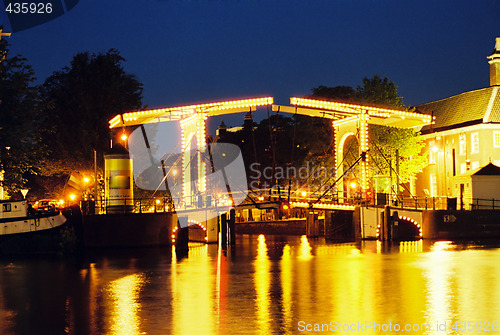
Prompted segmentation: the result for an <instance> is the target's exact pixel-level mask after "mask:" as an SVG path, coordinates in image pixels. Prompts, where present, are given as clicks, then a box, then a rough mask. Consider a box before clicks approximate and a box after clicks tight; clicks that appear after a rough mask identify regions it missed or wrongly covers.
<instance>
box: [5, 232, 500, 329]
mask: <svg viewBox="0 0 500 335" xmlns="http://www.w3.org/2000/svg"><path fill="white" fill-rule="evenodd" d="M499 246H500V243H495V242H491V241H490V242H488V243H487V244H484V243H470V242H469V243H458V244H457V243H451V242H429V241H414V242H403V243H401V244H400V245H394V246H384V245H381V244H380V243H378V242H376V241H366V242H361V243H357V244H356V243H339V244H332V243H326V242H325V241H324V240H323V239H307V238H306V237H305V236H303V237H291V236H263V235H259V236H258V235H239V236H237V246H236V247H235V248H233V249H232V250H229V251H227V252H225V251H219V249H218V248H217V245H202V244H192V245H190V251H189V257H187V258H184V259H176V257H175V256H174V257H173V256H172V251H171V250H170V249H135V250H126V251H125V250H123V251H107V252H100V253H95V254H88V255H86V256H85V259H84V260H83V261H82V260H80V261H74V260H61V259H57V258H46V257H42V258H29V259H22V258H17V259H1V260H0V333H1V334H30V335H33V334H306V333H308V334H319V333H328V332H330V333H343V334H377V333H385V334H394V333H401V332H402V331H403V330H407V331H405V332H406V333H414V334H464V333H470V334H485V333H486V334H488V333H489V334H491V333H497V332H500V331H498V329H499V324H498V323H499V322H500V304H499V302H500V280H499V278H500V247H499ZM398 329H399V330H400V332H397V331H396V330H398Z"/></svg>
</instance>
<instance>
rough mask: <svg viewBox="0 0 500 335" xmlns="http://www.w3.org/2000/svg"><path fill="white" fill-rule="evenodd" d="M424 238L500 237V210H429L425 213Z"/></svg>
mask: <svg viewBox="0 0 500 335" xmlns="http://www.w3.org/2000/svg"><path fill="white" fill-rule="evenodd" d="M423 222H424V223H423V226H422V233H423V238H431V239H471V238H485V237H500V210H471V211H459V210H429V211H424V212H423Z"/></svg>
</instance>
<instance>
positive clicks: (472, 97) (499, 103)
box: [416, 86, 500, 132]
mask: <svg viewBox="0 0 500 335" xmlns="http://www.w3.org/2000/svg"><path fill="white" fill-rule="evenodd" d="M499 87H500V86H490V87H487V88H482V89H479V90H475V91H469V92H465V93H462V94H458V95H454V96H452V97H449V98H446V99H442V100H437V101H433V102H428V103H426V104H422V105H418V106H416V109H417V111H418V112H422V113H426V114H433V115H434V116H435V117H436V121H435V124H434V125H432V126H426V127H424V128H423V129H422V131H423V132H426V131H429V130H430V129H434V130H444V129H450V128H457V127H460V126H465V125H468V124H475V123H490V122H499V123H500V90H499Z"/></svg>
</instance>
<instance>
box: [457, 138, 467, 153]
mask: <svg viewBox="0 0 500 335" xmlns="http://www.w3.org/2000/svg"><path fill="white" fill-rule="evenodd" d="M458 141H459V143H460V148H459V153H460V156H463V155H465V153H466V151H467V138H466V137H465V134H460V136H459V139H458Z"/></svg>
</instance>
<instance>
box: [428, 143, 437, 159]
mask: <svg viewBox="0 0 500 335" xmlns="http://www.w3.org/2000/svg"><path fill="white" fill-rule="evenodd" d="M429 148H430V149H429V164H436V142H434V141H430V142H429Z"/></svg>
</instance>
